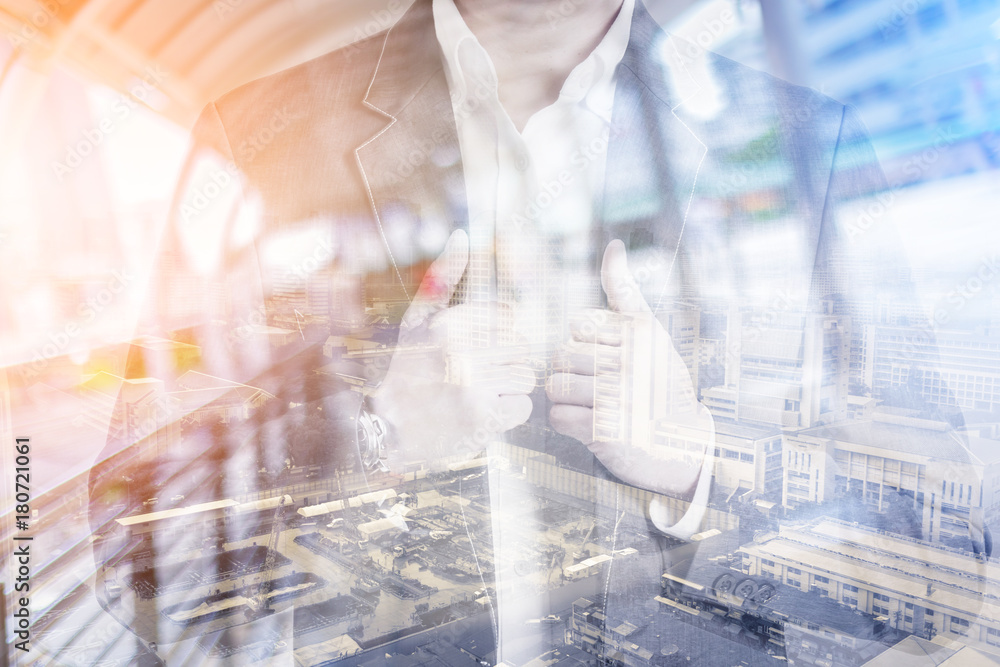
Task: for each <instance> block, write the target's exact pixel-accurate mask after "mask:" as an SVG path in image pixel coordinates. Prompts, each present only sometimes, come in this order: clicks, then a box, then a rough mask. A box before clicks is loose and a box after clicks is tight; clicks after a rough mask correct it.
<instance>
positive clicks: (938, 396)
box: [863, 325, 1000, 411]
mask: <svg viewBox="0 0 1000 667" xmlns="http://www.w3.org/2000/svg"><path fill="white" fill-rule="evenodd" d="M865 339H866V340H865V343H866V349H865V354H864V357H863V361H864V366H863V373H864V375H863V382H864V383H865V384H866V385H868V386H869V387H871V388H872V391H873V392H874V395H875V396H880V395H884V394H886V392H889V391H891V390H894V389H899V388H901V387H910V388H912V390H913V391H916V392H919V395H920V398H922V399H923V400H924V401H926V402H927V403H930V404H932V405H937V406H953V407H958V408H961V409H963V410H983V411H994V410H996V409H998V408H1000V335H990V333H989V332H987V331H983V330H981V331H978V332H975V331H938V332H936V334H935V336H931V335H930V332H929V331H928V329H926V328H924V327H902V326H897V327H892V326H871V325H870V326H868V327H865Z"/></svg>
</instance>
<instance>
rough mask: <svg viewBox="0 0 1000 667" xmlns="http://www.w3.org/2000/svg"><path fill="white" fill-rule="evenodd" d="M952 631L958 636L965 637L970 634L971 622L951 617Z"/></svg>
mask: <svg viewBox="0 0 1000 667" xmlns="http://www.w3.org/2000/svg"><path fill="white" fill-rule="evenodd" d="M951 631H952V632H954V633H955V634H956V635H962V636H963V637H965V636H966V635H968V634H969V622H968V621H967V620H965V619H964V618H959V617H958V616H952V617H951Z"/></svg>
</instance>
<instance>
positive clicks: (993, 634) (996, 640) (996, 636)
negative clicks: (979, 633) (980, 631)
mask: <svg viewBox="0 0 1000 667" xmlns="http://www.w3.org/2000/svg"><path fill="white" fill-rule="evenodd" d="M986 641H987V643H989V644H993V646H1000V630H997V629H995V628H986Z"/></svg>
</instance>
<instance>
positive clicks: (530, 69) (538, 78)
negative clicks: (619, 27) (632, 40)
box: [455, 0, 623, 131]
mask: <svg viewBox="0 0 1000 667" xmlns="http://www.w3.org/2000/svg"><path fill="white" fill-rule="evenodd" d="M622 1H623V0H507V1H506V2H505V1H503V0H455V4H456V6H457V7H458V10H459V12H461V14H462V18H463V19H465V22H466V24H467V25H468V26H469V29H470V30H471V31H472V33H473V34H474V35H475V36H476V38H477V39H478V40H479V42H480V44H482V45H483V48H484V49H486V52H487V53H488V54H489V55H490V58H491V59H492V60H493V65H494V67H495V68H496V71H497V77H498V79H499V81H498V87H499V94H500V103H501V104H503V107H504V109H505V110H506V111H507V114H508V115H509V116H510V118H511V120H512V121H513V122H514V126H515V127H517V129H518V131H520V130H523V129H524V126H525V124H527V122H528V119H529V118H531V116H532V115H533V114H534V113H535V112H536V111H539V110H540V109H543V108H545V107H546V106H548V105H550V104H552V103H553V102H555V100H556V98H558V97H559V90H560V89H561V88H562V85H563V83H564V82H565V81H566V77H568V76H569V73H570V72H571V71H573V68H574V67H576V66H577V65H579V64H580V63H581V62H583V60H584V59H585V58H586V57H587V56H588V55H589V54H590V53H591V52H592V51H593V50H594V49H595V48H596V47H597V45H598V44H600V42H601V39H602V38H603V37H604V35H605V34H606V33H607V31H608V28H609V27H611V24H612V22H614V19H615V17H616V16H617V15H618V11H619V10H620V9H621V6H622Z"/></svg>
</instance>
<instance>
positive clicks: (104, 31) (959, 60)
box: [0, 0, 1000, 606]
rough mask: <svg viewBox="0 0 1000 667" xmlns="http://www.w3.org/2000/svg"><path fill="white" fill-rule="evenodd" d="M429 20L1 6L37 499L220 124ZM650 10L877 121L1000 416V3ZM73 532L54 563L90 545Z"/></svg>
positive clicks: (899, 211)
mask: <svg viewBox="0 0 1000 667" xmlns="http://www.w3.org/2000/svg"><path fill="white" fill-rule="evenodd" d="M408 4H409V2H407V1H401V0H391V1H390V2H385V1H384V0H378V1H377V2H368V1H365V2H360V1H358V0H40V1H37V2H36V1H34V0H0V295H2V298H0V435H2V437H3V439H4V442H10V441H11V440H12V439H13V437H15V436H17V435H19V434H21V433H30V434H31V436H32V439H33V441H34V442H37V443H38V446H37V447H36V450H35V454H34V456H35V458H34V461H33V466H34V474H35V479H36V480H37V482H36V486H35V493H41V492H42V491H46V490H50V491H51V490H58V489H60V488H65V489H67V490H68V491H67V493H66V497H67V498H68V497H83V496H79V494H76V495H74V493H73V492H72V490H73V489H76V490H79V489H78V488H77V487H79V485H80V484H81V483H82V481H83V480H85V475H83V474H84V473H85V472H86V471H87V469H88V468H89V466H90V465H91V464H92V463H93V462H94V458H95V456H96V455H97V453H98V452H99V451H100V450H101V448H102V447H103V445H104V440H105V436H106V432H107V421H108V418H109V414H110V411H111V409H112V405H113V400H108V397H107V396H106V395H102V394H101V393H100V392H99V391H90V390H89V389H88V390H85V391H81V390H80V384H81V381H82V380H81V379H82V378H84V377H89V376H90V375H91V374H93V373H96V372H97V371H99V370H102V368H103V367H104V366H105V365H108V364H110V363H111V361H109V356H108V355H114V354H116V350H117V351H120V350H122V349H125V348H127V343H128V341H129V340H130V339H131V338H132V337H133V335H134V332H135V327H136V321H137V318H138V311H139V305H140V304H141V303H142V300H143V296H144V291H145V286H146V281H147V279H148V270H149V267H150V265H151V261H152V257H153V256H154V254H155V252H156V249H157V244H158V240H159V238H160V233H161V231H162V229H163V225H164V224H165V222H166V213H167V211H168V209H169V207H170V201H171V197H172V195H173V193H174V189H175V187H176V185H177V183H178V180H179V178H180V175H181V172H182V169H183V166H184V157H185V154H186V151H187V146H188V131H189V129H190V127H191V125H192V123H193V122H194V119H195V118H196V116H197V114H198V113H199V111H200V109H201V108H202V107H203V106H204V105H205V104H206V103H207V102H209V101H211V100H213V99H215V98H216V97H218V96H220V95H221V94H223V93H225V92H226V91H228V90H230V89H232V88H234V87H236V86H238V85H240V84H242V83H245V82H247V81H250V80H253V79H256V78H258V77H261V76H264V75H267V74H270V73H273V72H276V71H279V70H282V69H284V68H287V67H289V66H292V65H295V64H297V63H300V62H303V61H306V60H308V59H310V58H313V57H316V56H318V55H321V54H323V53H326V52H328V51H331V50H333V49H336V48H339V47H343V46H346V45H348V44H350V43H352V42H354V41H357V40H358V39H361V38H363V37H365V36H367V35H371V34H374V33H376V32H379V31H382V30H384V29H386V28H388V27H389V26H390V25H391V24H392V23H393V22H394V21H395V20H396V19H397V18H398V17H399V16H400V15H401V14H402V13H403V12H404V11H405V10H406V8H407V6H408ZM647 6H648V8H649V10H650V12H651V13H652V14H653V16H654V17H655V18H656V19H657V20H658V21H659V22H660V23H661V24H662V25H663V26H664V27H666V28H667V29H668V30H669V31H672V32H675V33H677V34H679V35H681V36H683V37H686V38H687V39H689V40H691V41H694V42H696V43H698V44H699V45H701V46H703V47H705V48H707V49H709V50H711V51H715V52H717V53H720V54H722V55H725V56H727V57H729V58H732V59H734V60H737V61H739V62H741V63H744V64H746V65H749V66H751V67H754V68H757V69H762V70H766V71H769V72H771V73H773V74H775V75H777V76H779V77H781V78H784V79H787V80H789V81H792V82H794V83H798V84H801V85H805V86H808V87H811V88H814V89H817V90H819V91H821V92H823V93H825V94H827V95H829V96H831V97H833V98H836V99H838V100H841V101H843V102H846V103H849V104H852V105H854V106H856V107H857V109H858V110H859V111H860V114H861V117H862V119H863V120H864V121H865V123H866V124H867V125H868V128H869V130H870V132H871V134H872V138H873V141H874V145H875V148H876V150H877V152H878V155H879V158H880V160H881V162H882V165H883V168H884V170H885V172H886V175H887V177H888V179H889V183H890V185H891V207H890V208H891V215H892V216H893V217H894V219H895V221H896V224H897V225H898V226H899V228H900V229H901V231H902V235H903V242H904V244H905V246H906V248H905V250H906V252H907V253H908V255H909V257H910V260H911V264H912V267H913V271H914V278H915V279H916V280H917V282H918V285H919V287H920V293H921V296H922V298H923V301H924V303H923V305H924V307H925V310H926V312H927V313H933V312H934V311H935V308H937V307H938V306H940V305H942V304H950V305H949V306H948V312H949V314H950V317H949V322H948V324H947V325H946V326H947V327H948V329H955V330H960V331H962V332H966V333H969V335H973V334H974V335H975V336H977V338H975V341H978V342H973V343H972V346H973V347H974V349H975V354H976V355H978V357H977V358H976V360H975V365H977V366H978V367H979V368H980V369H981V370H982V373H981V375H984V376H986V377H989V378H990V379H991V380H994V382H993V385H992V386H994V387H995V391H993V392H992V393H991V392H990V390H989V389H988V388H987V390H986V397H987V398H986V399H985V401H984V400H978V399H982V396H983V389H982V378H980V380H979V384H980V386H979V396H978V397H974V396H973V394H972V392H973V389H974V388H971V389H970V390H969V391H970V394H969V401H970V402H969V404H968V405H965V406H964V407H966V408H976V409H984V410H987V411H997V410H1000V344H998V343H1000V337H998V336H1000V333H998V332H1000V314H998V313H1000V295H998V290H997V283H998V282H1000V280H996V279H995V278H996V276H997V275H1000V224H998V223H1000V216H998V211H1000V187H998V186H1000V178H998V176H1000V171H998V167H1000V1H998V0H701V1H698V2H688V1H686V0H680V1H678V0H668V1H662V0H649V1H648V2H647ZM991 267H992V268H991ZM190 289H191V290H197V289H198V286H197V285H192V286H190ZM958 295H961V296H958ZM959 299H960V300H961V303H960V304H958V301H959ZM956 304H958V305H956ZM969 340H971V339H962V340H961V341H959V342H958V343H957V344H958V345H964V346H965V347H966V348H968V347H970V342H969ZM983 341H985V342H983ZM123 346H124V347H123ZM962 377H963V378H964V375H963V376H962ZM971 377H972V376H971V375H970V378H971ZM977 377H978V376H977ZM962 391H963V393H962V395H961V398H964V397H965V394H964V389H963V390H962ZM974 399H977V400H978V402H974ZM63 443H72V446H65V444H63ZM5 456H6V455H5ZM4 462H5V465H6V463H7V459H6V458H5V459H4ZM6 483H8V482H6V481H5V484H6ZM83 510H84V508H83V506H82V503H80V504H78V505H77V506H73V507H70V508H68V509H67V510H66V511H65V512H64V516H66V517H67V519H70V518H73V519H76V520H79V521H81V522H83V519H84V514H83ZM4 528H5V529H6V528H7V526H6V522H5V525H4ZM65 534H66V543H65V544H57V545H54V550H53V552H52V553H51V556H52V557H53V558H55V557H58V556H59V554H60V553H62V552H63V551H66V550H70V549H73V548H74V544H75V541H78V540H80V539H81V538H80V535H81V534H85V532H84V533H79V532H74V531H67V532H66V533H65ZM5 574H6V572H5ZM67 576H68V577H69V578H70V579H74V576H75V575H73V574H72V573H69V574H68V575H67ZM77 578H83V576H82V575H81V576H79V577H77ZM52 590H53V591H60V590H62V589H61V587H60V585H54V586H53V588H52ZM62 594H63V593H62V592H59V593H55V592H54V593H52V595H53V596H54V595H62ZM39 602H40V604H42V605H43V606H44V604H45V600H40V601H39Z"/></svg>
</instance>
